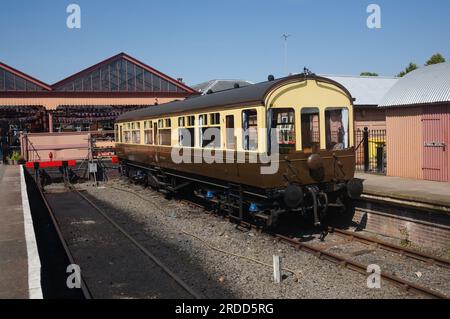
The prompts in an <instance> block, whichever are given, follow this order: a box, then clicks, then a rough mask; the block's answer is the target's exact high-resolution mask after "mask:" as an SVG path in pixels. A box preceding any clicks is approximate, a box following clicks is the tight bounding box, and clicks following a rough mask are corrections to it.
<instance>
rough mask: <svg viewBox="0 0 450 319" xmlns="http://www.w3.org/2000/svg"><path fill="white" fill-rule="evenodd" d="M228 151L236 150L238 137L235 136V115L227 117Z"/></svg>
mask: <svg viewBox="0 0 450 319" xmlns="http://www.w3.org/2000/svg"><path fill="white" fill-rule="evenodd" d="M225 126H226V136H227V149H229V150H234V149H236V137H235V135H234V115H227V116H226V117H225Z"/></svg>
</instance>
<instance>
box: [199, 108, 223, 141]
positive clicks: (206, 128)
mask: <svg viewBox="0 0 450 319" xmlns="http://www.w3.org/2000/svg"><path fill="white" fill-rule="evenodd" d="M217 114H218V113H217ZM198 120H199V123H198V124H199V126H200V128H199V133H200V147H208V148H220V116H219V117H217V124H215V123H216V122H215V120H216V117H214V118H213V117H211V124H210V125H208V117H207V116H206V114H203V115H200V116H199V118H198ZM213 120H214V122H213Z"/></svg>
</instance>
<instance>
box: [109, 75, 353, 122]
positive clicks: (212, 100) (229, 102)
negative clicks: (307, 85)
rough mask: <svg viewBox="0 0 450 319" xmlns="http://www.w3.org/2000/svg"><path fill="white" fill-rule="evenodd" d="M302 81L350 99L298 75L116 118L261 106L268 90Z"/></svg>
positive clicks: (324, 80)
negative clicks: (216, 107) (226, 107)
mask: <svg viewBox="0 0 450 319" xmlns="http://www.w3.org/2000/svg"><path fill="white" fill-rule="evenodd" d="M304 79H315V80H318V81H321V82H328V83H332V84H335V85H337V86H339V87H341V89H342V90H344V92H346V93H347V94H348V96H349V99H351V98H352V97H351V95H350V93H349V92H348V90H347V89H346V88H345V87H343V86H342V85H341V84H339V83H337V82H335V81H333V80H331V79H327V78H324V77H320V76H317V75H315V74H311V75H304V74H298V75H294V76H288V77H285V78H280V79H277V80H274V81H266V82H261V83H257V84H252V85H249V86H245V87H240V88H236V89H234V88H233V89H230V90H226V91H221V92H217V93H211V94H206V95H202V96H194V97H190V98H187V99H186V100H183V101H175V102H170V103H165V104H161V105H157V106H151V107H148V108H145V109H140V110H136V111H132V112H127V113H125V114H123V115H121V116H119V117H118V118H117V121H118V122H124V121H133V120H138V119H142V118H150V117H152V116H158V115H164V116H165V115H169V114H173V113H179V112H184V111H188V110H189V111H192V110H199V109H203V108H207V107H212V106H222V107H225V106H233V105H238V104H245V103H248V104H255V103H259V104H263V103H264V98H265V96H266V94H267V93H268V92H269V90H270V89H272V88H273V87H275V86H277V85H278V84H281V83H283V82H289V81H295V80H297V81H303V80H304Z"/></svg>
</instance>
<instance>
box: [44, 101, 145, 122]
mask: <svg viewBox="0 0 450 319" xmlns="http://www.w3.org/2000/svg"><path fill="white" fill-rule="evenodd" d="M146 107H148V105H59V106H58V107H57V108H56V110H55V111H53V112H52V114H53V118H54V121H55V122H56V123H87V122H98V121H111V120H115V119H116V118H117V117H118V116H120V115H121V114H123V113H125V112H129V111H133V110H137V109H140V108H146Z"/></svg>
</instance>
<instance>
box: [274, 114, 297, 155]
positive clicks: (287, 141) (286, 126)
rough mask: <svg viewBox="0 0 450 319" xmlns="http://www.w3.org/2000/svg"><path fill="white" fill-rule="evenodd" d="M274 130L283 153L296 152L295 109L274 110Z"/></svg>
mask: <svg viewBox="0 0 450 319" xmlns="http://www.w3.org/2000/svg"><path fill="white" fill-rule="evenodd" d="M272 129H275V130H276V135H277V142H278V145H279V147H280V151H281V152H283V151H287V152H289V151H290V150H295V113H294V110H293V109H291V108H285V109H273V110H272Z"/></svg>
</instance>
